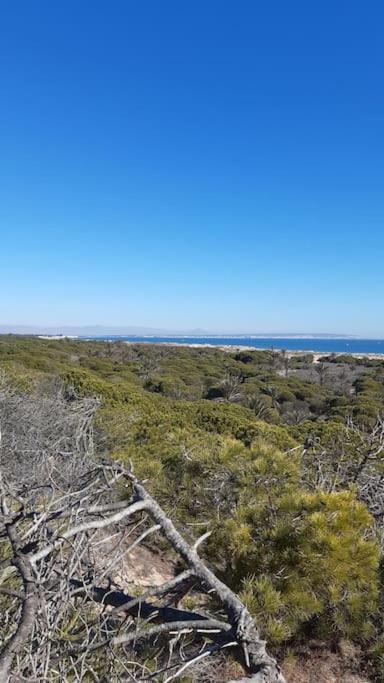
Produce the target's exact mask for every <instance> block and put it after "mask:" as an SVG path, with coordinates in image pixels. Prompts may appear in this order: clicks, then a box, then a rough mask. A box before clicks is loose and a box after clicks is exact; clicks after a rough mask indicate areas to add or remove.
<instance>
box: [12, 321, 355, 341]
mask: <svg viewBox="0 0 384 683" xmlns="http://www.w3.org/2000/svg"><path fill="white" fill-rule="evenodd" d="M0 334H26V335H29V334H30V335H36V334H43V335H68V336H76V337H106V336H111V337H115V336H116V337H119V336H121V337H124V336H127V337H128V336H138V337H142V336H149V337H150V336H153V337H178V336H181V337H237V338H239V337H253V338H255V339H257V338H263V337H264V338H268V339H279V338H292V339H295V338H296V339H297V338H301V339H356V338H357V337H355V336H353V335H348V334H328V333H313V334H312V333H308V332H294V333H293V332H281V333H277V332H233V331H231V332H228V331H223V332H210V331H209V330H203V329H200V328H194V329H191V330H166V329H162V328H157V327H139V326H131V325H129V326H123V325H122V326H118V327H117V326H116V327H113V326H107V325H84V326H79V325H63V326H58V325H54V326H46V325H4V324H3V325H0Z"/></svg>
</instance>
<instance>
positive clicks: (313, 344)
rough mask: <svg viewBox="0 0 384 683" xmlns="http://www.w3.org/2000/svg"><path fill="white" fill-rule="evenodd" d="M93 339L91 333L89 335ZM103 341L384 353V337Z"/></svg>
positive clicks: (113, 338) (120, 338) (125, 338)
mask: <svg viewBox="0 0 384 683" xmlns="http://www.w3.org/2000/svg"><path fill="white" fill-rule="evenodd" d="M87 339H90V337H87ZM92 339H95V340H96V339H98V340H100V341H125V342H132V343H145V342H147V343H152V344H192V345H194V346H195V345H197V346H200V345H201V346H206V345H209V346H235V347H238V346H245V347H252V348H255V349H277V350H281V349H286V350H287V351H308V352H311V351H313V352H315V353H347V354H350V353H356V354H382V355H383V356H384V339H355V338H345V337H344V338H336V337H332V338H328V337H325V338H319V337H310V338H309V337H308V338H307V337H297V338H294V337H246V336H240V337H217V336H214V337H208V336H207V337H205V336H204V337H195V336H191V337H180V336H177V337H155V336H142V337H140V336H106V337H92Z"/></svg>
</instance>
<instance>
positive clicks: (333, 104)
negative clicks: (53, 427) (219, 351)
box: [0, 0, 384, 338]
mask: <svg viewBox="0 0 384 683" xmlns="http://www.w3.org/2000/svg"><path fill="white" fill-rule="evenodd" d="M383 20H384V5H383V4H382V3H380V2H378V1H377V0H373V2H371V3H369V4H368V5H367V4H365V5H364V4H363V3H361V2H355V1H352V2H350V3H334V2H330V0H325V1H324V2H323V3H320V4H313V3H308V2H304V0H302V1H300V2H298V1H295V0H293V2H291V3H287V2H284V1H283V0H278V1H277V3H270V4H268V3H255V2H252V1H251V0H244V1H243V2H241V3H235V2H232V3H230V2H222V1H220V2H219V0H209V1H208V2H207V1H206V2H202V1H201V0H196V1H195V2H194V3H180V2H176V0H172V1H170V0H164V1H163V2H161V3H159V2H157V1H156V0H148V1H146V2H142V3H134V2H126V1H125V0H114V2H112V3H106V2H101V1H100V0H95V1H92V2H90V0H83V1H82V2H80V3H79V2H75V1H74V0H67V1H66V2H65V3H52V2H49V1H48V0H41V1H40V2H38V3H31V2H28V1H27V0H20V1H19V2H17V3H3V6H2V8H1V22H0V86H1V97H2V107H1V114H0V145H1V164H0V232H1V242H0V254H1V267H0V287H1V297H0V331H1V330H4V329H6V328H9V329H10V328H12V329H16V327H18V326H22V327H24V328H29V327H33V328H35V329H36V328H39V329H41V328H51V329H53V328H56V329H57V328H62V327H68V326H70V327H72V328H80V327H86V326H95V325H101V326H103V327H105V328H106V329H108V328H134V327H136V328H137V329H143V328H145V329H146V328H152V329H157V330H169V331H191V330H194V329H198V330H204V331H208V332H211V333H220V332H223V331H225V332H227V333H229V332H231V333H232V334H236V333H247V332H249V333H254V334H257V333H263V332H266V333H269V334H273V333H276V334H277V333H282V332H286V333H295V332H298V333H300V334H305V333H308V334H319V333H330V334H340V335H344V334H346V335H359V336H362V337H376V338H384V315H383V313H384V306H383V301H384V268H383V262H384V192H383V188H384V162H383V160H384V83H383V80H384V79H383V74H384V43H383V40H382V26H383Z"/></svg>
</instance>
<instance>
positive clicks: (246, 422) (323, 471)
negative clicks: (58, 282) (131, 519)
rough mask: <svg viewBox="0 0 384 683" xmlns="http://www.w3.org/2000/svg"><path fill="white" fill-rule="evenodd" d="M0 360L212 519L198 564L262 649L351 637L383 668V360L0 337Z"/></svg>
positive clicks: (175, 499) (150, 479)
mask: <svg viewBox="0 0 384 683" xmlns="http://www.w3.org/2000/svg"><path fill="white" fill-rule="evenodd" d="M0 368H1V370H2V373H3V376H2V381H3V383H4V384H10V385H11V386H12V388H13V391H16V392H17V394H19V395H20V396H33V397H34V400H35V401H39V400H43V399H44V397H45V396H48V395H49V394H50V393H51V392H52V391H54V387H55V386H57V383H60V384H61V385H62V386H63V387H64V398H65V400H66V401H68V402H70V401H71V400H73V399H74V397H77V398H78V397H83V398H96V399H97V400H98V402H99V403H100V407H99V408H98V410H97V412H96V417H95V426H96V433H95V440H96V451H97V453H98V455H99V456H100V457H101V456H103V455H106V454H108V456H109V457H112V458H113V459H115V460H118V461H119V462H122V463H124V464H126V465H129V463H130V462H132V464H133V467H134V472H135V474H136V475H137V476H138V477H139V478H142V479H145V480H146V486H147V487H148V489H149V490H150V491H151V493H152V494H153V495H155V496H156V498H157V500H159V502H160V503H161V505H162V506H163V507H164V509H165V510H166V511H167V513H169V514H170V516H171V517H172V518H173V520H174V521H175V522H176V523H177V524H178V525H179V526H180V528H183V529H186V530H188V533H189V534H190V535H191V536H192V537H193V536H199V535H200V534H202V533H204V531H211V532H212V534H211V536H210V538H209V541H208V542H207V544H206V546H205V550H204V551H203V554H205V558H206V560H207V562H208V563H209V564H210V566H212V567H213V568H214V569H215V571H216V573H217V574H218V575H219V576H220V577H221V578H222V579H223V580H224V581H225V582H226V583H227V584H228V585H229V586H230V587H231V588H232V589H233V590H234V591H235V592H237V593H238V594H239V595H240V597H241V599H242V600H243V602H244V603H245V604H246V606H247V607H248V609H249V611H250V612H251V614H252V615H254V616H255V618H256V621H257V623H258V625H259V627H260V630H261V633H262V635H263V636H264V637H265V638H266V640H267V641H268V643H270V645H271V646H272V649H273V650H274V652H275V653H277V654H278V655H281V656H282V657H284V656H287V653H291V654H290V655H289V656H291V657H293V656H295V652H296V651H299V649H300V647H301V646H302V645H303V643H308V642H310V641H316V642H321V643H324V644H325V645H326V646H327V647H328V648H329V649H333V650H335V649H337V648H338V647H340V643H343V642H345V641H346V640H348V641H349V642H350V643H351V644H352V645H353V651H354V653H355V654H354V661H353V666H354V667H355V668H356V671H358V670H360V671H364V672H365V674H366V675H367V676H369V677H370V680H377V681H380V680H384V632H383V627H382V604H383V597H384V594H383V559H382V554H383V539H382V535H383V520H384V424H383V418H384V361H379V360H367V359H356V358H352V357H350V356H349V357H348V356H330V357H328V358H326V359H322V360H321V361H320V362H314V360H313V357H312V356H311V355H310V354H303V355H299V354H298V355H294V356H293V357H289V356H288V355H287V354H286V353H284V352H274V351H248V350H247V351H245V350H244V351H231V352H228V351H223V350H220V349H211V348H200V349H197V348H187V347H176V346H166V345H154V344H129V345H128V344H125V343H122V342H114V343H106V342H97V341H92V342H91V341H90V342H88V341H77V340H68V339H67V340H56V341H55V340H39V339H34V338H27V337H14V336H3V337H1V338H0ZM20 466H21V467H22V464H21V465H20ZM191 599H193V598H192V597H191ZM185 680H187V679H185Z"/></svg>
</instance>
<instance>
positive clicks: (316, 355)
mask: <svg viewBox="0 0 384 683" xmlns="http://www.w3.org/2000/svg"><path fill="white" fill-rule="evenodd" d="M124 343H125V344H130V345H134V344H152V345H155V346H156V345H159V346H160V345H161V346H177V347H178V346H184V347H187V348H191V349H219V350H220V351H226V352H227V353H231V352H232V351H270V350H271V349H265V348H264V349H263V348H259V347H256V346H243V345H240V344H222V345H218V344H208V343H207V344H191V343H188V342H169V341H163V342H160V341H150V340H148V341H140V342H137V341H131V340H129V341H128V340H124ZM274 351H275V352H276V353H282V350H281V349H274ZM309 354H310V355H312V356H313V362H314V363H318V362H319V361H320V360H321V359H322V358H329V356H352V357H353V358H368V359H369V360H381V361H383V362H384V353H369V352H359V353H356V352H350V353H348V352H345V351H332V352H330V351H313V350H309V349H303V350H300V349H295V350H293V349H289V350H288V349H287V350H286V351H285V355H286V356H287V357H288V358H294V357H295V356H306V355H309Z"/></svg>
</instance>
